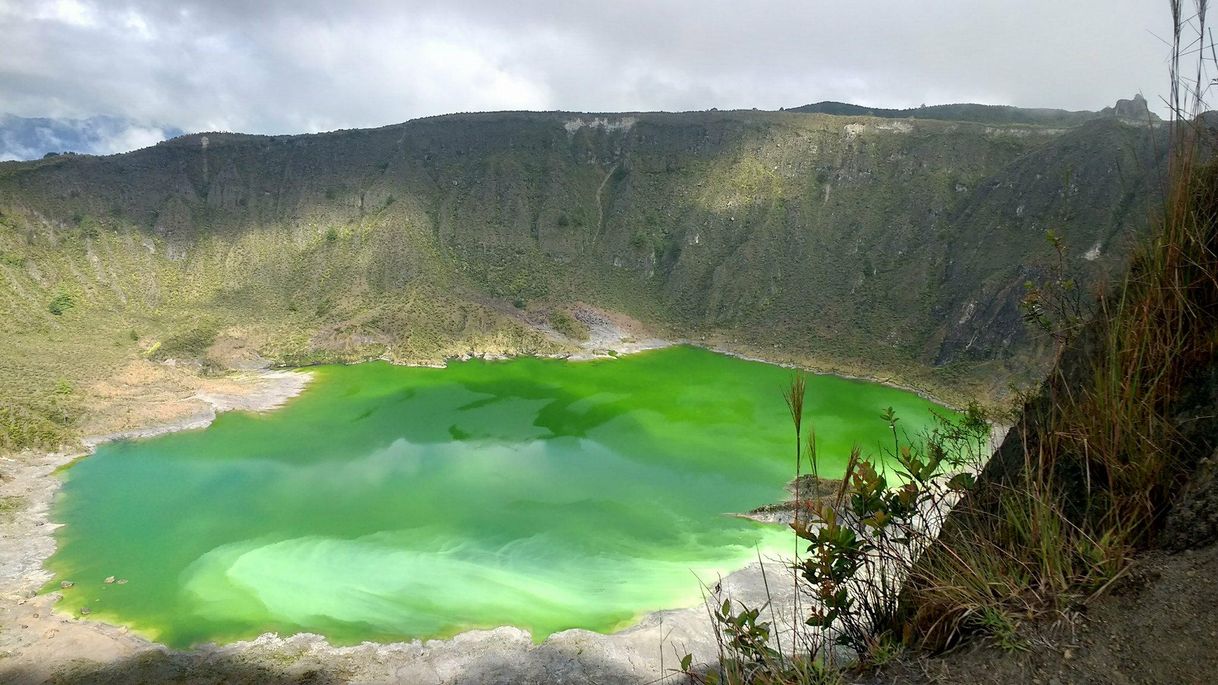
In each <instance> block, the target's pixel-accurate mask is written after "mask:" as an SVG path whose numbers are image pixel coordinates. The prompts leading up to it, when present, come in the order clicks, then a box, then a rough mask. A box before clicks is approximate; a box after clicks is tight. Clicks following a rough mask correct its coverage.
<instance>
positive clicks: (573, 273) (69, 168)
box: [0, 110, 1163, 404]
mask: <svg viewBox="0 0 1218 685" xmlns="http://www.w3.org/2000/svg"><path fill="white" fill-rule="evenodd" d="M1162 135H1163V133H1162V131H1160V130H1159V129H1158V128H1157V127H1149V126H1142V125H1136V124H1132V123H1129V122H1128V121H1126V120H1123V119H1120V118H1117V117H1099V118H1097V119H1094V120H1091V121H1087V122H1083V123H1081V124H1079V125H1077V126H1074V127H1070V128H1060V127H1055V126H1039V125H1026V124H1015V125H1010V126H995V125H991V124H982V123H975V122H959V121H941V120H929V119H927V120H923V119H913V120H893V119H886V118H877V117H855V116H831V115H824V114H806V113H798V112H765V111H755V110H736V111H724V112H719V111H710V112H697V113H625V114H587V113H530V112H509V113H478V114H454V115H444V116H440V117H430V118H426V119H418V120H413V121H410V122H405V123H402V124H395V125H390V126H386V127H381V128H377V129H352V130H346V131H338V132H330V133H324V134H305V135H297V136H247V135H244V134H225V133H219V134H216V133H207V134H190V135H188V136H183V137H180V138H176V139H173V140H170V141H165V142H162V143H160V144H158V145H154V146H152V147H149V148H144V149H142V150H138V151H134V152H131V153H126V154H122V155H115V156H109V157H87V156H68V157H55V158H50V159H46V160H37V161H32V162H21V163H5V164H2V165H0V274H2V275H3V277H4V280H3V281H0V282H3V283H5V284H6V286H7V288H6V290H3V291H0V314H3V315H4V316H5V317H6V319H7V320H8V321H9V322H10V323H9V327H10V331H9V337H10V338H12V339H14V340H23V341H24V342H23V344H21V345H18V346H17V349H19V350H24V351H23V352H21V353H19V354H17V355H16V359H15V360H10V362H9V363H12V364H15V365H17V366H19V367H22V368H25V367H27V366H29V365H31V364H33V365H38V364H42V365H44V366H47V367H48V368H51V367H53V368H55V369H57V370H56V371H55V373H64V371H63V369H65V368H66V367H65V366H64V365H63V364H62V363H60V364H51V363H49V362H47V361H45V360H40V359H36V357H37V356H38V355H42V356H44V357H45V356H48V351H47V349H46V348H47V346H46V345H45V344H38V343H42V342H43V341H44V339H45V338H47V337H54V336H66V335H69V334H72V335H82V336H86V337H88V336H96V335H97V333H96V332H87V331H86V330H85V329H87V328H88V329H93V330H96V329H113V330H125V329H127V328H138V329H141V330H140V331H139V332H140V333H141V338H143V337H144V336H147V337H148V339H150V340H155V341H158V342H164V341H168V340H171V339H175V338H180V337H181V336H183V335H186V334H190V333H191V332H192V331H204V332H206V333H208V334H209V335H210V338H209V337H207V336H203V338H201V339H202V340H203V341H204V342H205V343H207V344H202V345H201V346H198V345H196V346H195V347H192V348H191V351H192V353H193V354H191V355H187V356H188V357H200V358H202V357H206V356H207V354H208V352H207V351H208V350H209V349H211V348H212V347H214V345H219V344H220V342H217V341H221V342H223V341H225V340H227V341H229V342H231V341H233V340H238V341H240V342H241V344H244V345H248V346H249V347H250V348H251V349H256V350H257V353H258V354H259V355H260V356H262V357H265V358H267V359H270V360H272V361H274V362H277V363H287V364H295V363H306V362H309V361H314V360H357V359H365V358H373V357H387V358H391V359H398V360H403V361H412V360H413V361H427V362H434V361H437V360H439V359H442V358H443V357H444V356H448V355H452V354H459V353H467V352H470V351H474V352H478V351H488V352H494V353H522V352H523V353H529V352H541V351H555V350H561V349H562V344H561V343H555V342H554V341H553V340H549V339H547V338H546V337H545V336H544V335H542V334H541V333H539V332H538V331H536V330H535V329H533V328H531V326H530V325H528V321H529V320H536V319H539V318H540V319H542V320H544V319H545V318H546V317H547V316H549V315H550V314H553V313H556V312H562V311H565V310H567V309H569V308H570V307H571V306H572V305H573V303H575V302H577V301H578V302H584V303H588V304H590V305H593V306H598V307H602V308H604V309H607V310H612V311H620V312H623V313H626V314H629V315H632V316H635V317H637V318H639V319H641V320H642V321H644V322H645V323H647V324H648V325H651V326H653V327H655V328H656V329H657V330H664V331H668V332H670V333H672V334H673V336H674V337H688V338H694V339H698V338H699V337H701V336H707V337H708V338H714V339H722V340H726V341H729V342H733V344H735V345H738V346H740V347H742V348H747V349H750V350H755V351H761V352H764V353H767V354H768V355H769V356H771V357H781V358H789V359H804V360H806V359H816V360H825V361H826V362H828V366H830V367H833V368H845V369H848V370H851V371H857V372H863V373H870V374H883V375H890V376H891V375H894V374H899V377H900V378H901V379H902V380H903V381H908V382H910V383H912V384H919V383H921V384H923V385H926V386H930V387H933V388H936V389H939V390H942V389H951V388H956V389H959V388H960V387H962V386H968V385H969V384H972V386H971V387H976V386H977V384H982V385H994V384H998V385H1001V384H1003V383H1004V382H1005V380H1008V379H1010V378H1011V377H1012V376H1013V375H1018V374H1020V373H1022V374H1025V375H1028V376H1029V377H1030V374H1033V373H1034V372H1033V371H1028V370H1027V369H1028V368H1029V364H1028V361H1029V360H1037V359H1039V360H1041V361H1042V362H1043V361H1044V360H1045V359H1046V356H1045V355H1046V354H1047V349H1048V348H1047V347H1045V343H1044V342H1043V341H1037V340H1035V339H1034V338H1033V336H1030V335H1029V334H1028V332H1027V331H1026V329H1025V327H1024V324H1023V323H1022V319H1021V316H1020V313H1019V311H1018V303H1019V300H1020V298H1021V296H1022V288H1023V283H1024V282H1025V281H1027V280H1034V279H1036V278H1038V277H1039V275H1040V274H1043V273H1045V269H1046V263H1047V258H1048V253H1049V250H1048V247H1047V245H1046V244H1045V240H1044V233H1045V231H1046V230H1048V229H1050V228H1052V229H1054V230H1055V231H1056V232H1057V233H1058V234H1060V235H1062V236H1063V239H1064V241H1065V244H1066V247H1067V249H1068V251H1069V252H1070V254H1072V255H1074V256H1075V257H1079V258H1080V259H1079V262H1080V282H1083V283H1098V282H1100V281H1102V280H1103V279H1104V278H1105V277H1106V274H1111V273H1114V272H1115V271H1116V270H1118V269H1120V268H1122V267H1123V264H1124V258H1125V254H1126V251H1127V250H1126V246H1125V245H1126V242H1127V240H1128V237H1129V236H1133V235H1136V234H1138V233H1139V232H1141V231H1142V230H1143V229H1144V228H1145V226H1146V219H1147V215H1146V212H1147V211H1148V210H1147V207H1148V205H1147V202H1146V201H1147V199H1148V198H1149V197H1150V194H1151V192H1152V189H1153V183H1154V178H1155V175H1156V173H1157V169H1158V168H1159V166H1160V165H1161V164H1162V158H1161V155H1159V153H1158V151H1159V150H1162V149H1163V146H1162V145H1160V144H1159V143H1160V142H1161V141H1159V138H1160V137H1161V136H1162ZM204 141H206V143H205V142H204ZM1083 255H1093V256H1092V258H1090V259H1081V257H1082V256H1083ZM60 294H64V295H66V296H69V297H72V298H74V301H75V302H76V306H75V307H74V308H72V309H70V310H67V311H66V312H61V313H60V314H55V313H52V312H50V311H49V307H50V303H51V301H52V300H53V299H54V298H55V297H57V296H59V295H60ZM13 326H20V327H22V328H24V329H25V330H27V331H40V333H38V334H37V335H25V336H22V335H20V334H16V333H15V332H14V331H13V330H11V329H12V328H13ZM187 337H189V336H187ZM196 337H197V336H196ZM141 344H143V343H141ZM125 345H126V347H127V348H128V349H127V350H126V351H124V352H122V354H124V355H131V354H136V353H137V352H136V351H135V350H133V349H130V348H132V344H131V342H130V341H128V342H127V343H125ZM52 347H54V346H52ZM120 347H121V345H120ZM196 348H197V349H196ZM145 351H146V350H145ZM56 354H59V353H58V352H55V351H54V350H51V352H50V353H49V356H50V357H54V356H55V355H56ZM63 354H64V355H67V352H63ZM115 355H119V353H118V352H115ZM1021 369H1022V370H1023V371H1020V370H1021ZM50 373H51V372H50V371H47V374H50ZM26 375H32V376H37V374H28V373H27V374H26ZM53 378H54V376H53V375H51V376H49V379H53ZM53 384H54V381H53V380H45V379H44V380H43V381H42V383H41V386H40V387H42V388H43V390H39V391H35V390H33V389H31V390H29V391H27V394H28V393H35V392H42V393H44V394H46V393H48V392H50V391H49V390H46V388H47V387H48V386H52V385H53ZM12 403H14V404H16V403H19V401H18V400H12Z"/></svg>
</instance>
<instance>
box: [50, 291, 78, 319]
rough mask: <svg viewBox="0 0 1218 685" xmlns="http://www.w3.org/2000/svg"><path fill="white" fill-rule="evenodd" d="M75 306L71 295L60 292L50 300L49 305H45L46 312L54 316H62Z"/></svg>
mask: <svg viewBox="0 0 1218 685" xmlns="http://www.w3.org/2000/svg"><path fill="white" fill-rule="evenodd" d="M75 306H76V301H75V300H74V299H73V298H72V295H71V294H69V293H67V292H65V291H62V290H61V291H59V292H58V293H57V294H56V295H55V297H53V298H51V303H50V304H48V305H47V311H49V312H51V313H52V314H54V315H55V316H62V315H63V313H64V312H66V311H68V310H69V309H71V308H72V307H75Z"/></svg>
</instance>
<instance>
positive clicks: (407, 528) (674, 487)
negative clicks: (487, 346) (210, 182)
mask: <svg viewBox="0 0 1218 685" xmlns="http://www.w3.org/2000/svg"><path fill="white" fill-rule="evenodd" d="M312 373H313V375H314V380H313V382H312V383H311V384H310V385H309V387H308V388H307V390H306V391H305V392H304V393H303V394H302V395H300V396H299V397H296V398H295V399H293V400H291V401H290V402H289V403H288V404H286V405H285V406H284V407H282V408H280V409H278V410H275V411H273V412H269V413H264V414H253V413H241V412H230V413H225V414H222V415H221V416H220V417H219V418H218V419H217V420H216V421H215V423H213V424H212V425H211V426H210V427H208V428H206V429H203V430H193V431H185V432H180V433H173V434H169V435H165V436H161V437H157V438H151V439H146V440H136V441H124V442H116V443H109V444H105V445H102V446H101V447H99V448H98V449H97V451H96V453H95V454H93V455H92V456H90V457H88V458H86V459H82V460H80V461H79V462H77V463H76V464H74V465H73V466H72V467H71V468H69V469H67V470H66V472H65V475H64V479H65V483H64V486H63V489H62V491H61V492H60V494H59V496H58V498H57V499H56V503H55V508H54V512H53V517H54V519H55V520H56V521H58V522H62V523H64V524H66V525H64V526H63V527H62V528H60V529H59V530H58V531H57V533H56V536H57V538H58V544H59V547H58V551H57V552H56V554H55V555H54V556H53V557H52V558H51V559H50V560H49V561H48V562H47V563H48V567H49V568H50V569H51V570H52V571H53V572H54V573H55V574H56V578H55V580H54V581H52V583H51V584H50V585H49V586H48V587H52V588H55V589H58V587H59V581H60V580H71V581H73V582H74V583H75V586H74V587H72V588H70V589H67V590H64V591H63V594H64V599H63V602H62V606H63V607H64V608H65V609H67V610H69V611H78V610H79V609H80V608H81V607H85V606H87V607H89V609H90V611H91V616H90V617H91V618H96V617H100V618H101V619H103V620H106V621H111V622H115V623H121V624H125V625H128V626H131V627H132V628H133V629H135V630H138V631H140V632H142V633H143V634H145V635H147V636H149V637H152V638H155V639H158V640H160V641H163V642H165V643H167V644H169V645H171V646H176V647H183V646H188V645H191V644H196V643H200V642H212V641H214V642H225V641H231V640H236V639H244V638H252V637H254V636H257V635H259V634H261V633H263V632H268V631H273V632H278V633H280V634H283V635H287V634H292V633H297V632H306V631H307V632H314V633H320V634H323V635H325V636H327V637H328V638H329V639H330V640H332V641H333V642H335V643H339V644H351V643H357V642H360V641H363V640H378V641H394V640H403V639H411V638H430V637H442V636H449V635H452V634H454V633H457V632H460V631H462V630H466V629H470V628H486V627H493V626H499V625H514V626H519V627H521V628H525V629H528V630H530V631H532V632H533V635H534V638H535V639H541V638H543V637H545V636H547V635H549V634H551V633H553V632H556V631H559V630H563V629H566V628H576V627H578V628H588V629H592V630H598V631H612V630H615V629H619V628H622V627H625V626H627V625H629V624H630V623H631V622H632V621H635V620H637V619H638V618H640V617H641V616H642V615H643V614H646V613H647V612H649V611H654V610H658V609H666V608H675V607H681V606H691V605H693V604H695V603H697V602H698V601H699V599H700V596H701V595H700V590H699V584H698V580H697V578H696V577H695V575H697V576H699V577H701V578H704V579H708V580H709V579H710V578H713V577H714V574H716V573H722V574H727V573H729V572H731V571H733V570H736V569H738V568H741V567H743V566H745V565H747V564H748V563H749V562H750V561H752V560H754V559H755V558H756V555H757V554H758V550H760V551H761V552H762V553H763V554H764V553H766V552H767V551H772V550H780V549H781V550H789V549H790V548H791V547H792V538H791V536H790V532H789V529H787V528H785V527H783V526H774V525H763V524H758V523H754V522H752V521H748V520H744V519H740V518H736V517H732V516H727V515H725V513H726V512H743V511H748V510H750V509H752V508H754V507H757V506H759V505H762V504H766V503H769V502H774V501H778V500H779V499H781V498H782V497H783V495H784V492H783V487H784V484H785V483H786V482H787V481H788V480H789V479H790V478H791V477H792V475H793V473H792V472H793V468H794V465H793V456H792V450H793V445H792V443H793V439H792V431H791V428H790V420H789V417H788V414H787V409H786V406H785V405H784V403H783V399H782V396H781V390H782V389H783V387H784V386H785V385H786V384H787V383H788V382H789V379H790V377H791V374H792V372H791V371H790V370H789V369H785V368H781V367H778V366H773V365H769V364H763V363H758V362H751V361H744V360H741V359H737V358H733V357H728V356H724V355H720V354H716V353H713V352H709V351H706V350H702V349H698V348H693V347H674V348H667V349H663V350H655V351H651V352H645V353H642V354H637V355H631V356H629V357H623V358H621V359H609V360H603V361H590V362H567V361H562V360H550V359H533V358H521V359H515V360H511V361H501V362H485V361H478V360H475V361H468V362H460V363H452V364H450V365H449V366H448V367H447V368H444V369H433V368H411V367H397V366H391V365H389V364H386V363H379V362H378V363H369V364H360V365H355V366H330V367H319V368H316V369H313V370H312ZM888 406H892V407H894V408H895V409H896V411H897V413H898V415H899V416H901V418H902V423H901V425H902V426H903V427H904V428H905V429H906V430H907V431H909V432H910V433H914V432H916V431H918V430H919V429H920V428H923V427H927V426H929V424H930V422H931V410H932V409H941V408H939V407H938V406H937V405H935V404H933V403H931V402H929V401H927V400H924V399H922V398H920V397H918V396H917V395H915V394H912V393H908V392H903V391H900V390H895V389H892V388H889V387H885V386H881V385H877V384H873V383H865V382H860V381H852V380H846V379H842V378H837V377H832V376H810V377H809V379H808V400H807V406H806V415H807V417H808V418H807V419H806V420H807V421H810V422H812V423H813V424H814V425H815V428H816V433H817V436H818V444H819V446H820V454H821V457H822V461H821V464H822V473H823V474H824V475H828V476H840V474H841V472H842V470H843V469H844V467H845V459H846V457H847V455H848V454H849V452H850V448H851V446H852V445H853V444H855V443H858V444H860V445H861V446H862V447H863V448H864V449H865V450H867V451H870V452H875V451H877V450H878V449H879V446H880V445H881V444H887V441H888V440H889V439H890V435H889V433H888V427H887V425H886V424H885V423H884V422H883V421H881V420H880V419H879V414H880V412H881V411H882V410H883V409H884V408H885V407H888ZM108 576H115V577H116V578H118V579H125V580H126V581H127V582H126V583H122V584H118V583H115V584H107V583H105V582H104V579H106V578H107V577H108Z"/></svg>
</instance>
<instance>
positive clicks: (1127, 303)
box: [900, 0, 1218, 649]
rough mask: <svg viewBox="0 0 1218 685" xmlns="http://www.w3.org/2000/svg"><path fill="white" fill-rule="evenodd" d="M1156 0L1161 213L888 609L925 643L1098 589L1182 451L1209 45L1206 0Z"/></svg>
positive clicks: (1209, 255)
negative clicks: (1164, 169)
mask: <svg viewBox="0 0 1218 685" xmlns="http://www.w3.org/2000/svg"><path fill="white" fill-rule="evenodd" d="M1170 4H1171V10H1172V16H1173V20H1174V27H1175V30H1174V33H1173V39H1172V53H1171V76H1172V79H1173V81H1172V85H1173V87H1172V91H1171V96H1170V101H1169V103H1168V104H1169V105H1170V107H1171V109H1172V117H1171V121H1170V122H1169V124H1168V125H1169V126H1170V127H1171V129H1172V130H1171V134H1172V135H1171V136H1170V140H1171V144H1172V146H1173V147H1172V149H1171V151H1170V155H1171V157H1170V163H1169V172H1168V176H1167V178H1165V179H1164V196H1163V204H1162V214H1161V216H1159V217H1157V218H1156V219H1155V220H1154V222H1155V224H1156V225H1155V230H1154V232H1153V234H1152V237H1151V238H1150V240H1148V241H1147V242H1146V243H1145V244H1144V245H1143V246H1142V247H1141V248H1140V249H1138V250H1137V251H1136V252H1135V254H1134V256H1133V258H1132V261H1131V265H1130V267H1129V270H1128V273H1127V274H1126V275H1125V277H1124V278H1123V279H1122V281H1121V282H1120V283H1119V285H1118V287H1116V288H1115V289H1113V290H1112V291H1111V292H1110V293H1107V294H1104V295H1103V296H1101V297H1100V298H1099V300H1098V303H1097V308H1096V316H1095V318H1094V320H1093V321H1092V322H1091V323H1090V324H1088V325H1087V326H1085V327H1083V328H1082V330H1081V331H1079V332H1078V333H1077V334H1076V335H1075V336H1074V337H1073V338H1072V339H1071V340H1070V341H1069V342H1068V344H1066V345H1065V346H1064V348H1063V351H1062V352H1061V354H1060V355H1059V358H1058V362H1057V364H1056V366H1055V368H1054V370H1053V372H1052V374H1051V375H1050V377H1049V379H1048V380H1047V381H1046V383H1045V385H1044V387H1043V388H1042V390H1041V391H1040V394H1039V395H1037V396H1035V397H1032V398H1029V399H1028V401H1027V402H1026V404H1025V406H1024V410H1023V412H1022V416H1021V417H1020V418H1019V421H1018V423H1017V425H1016V426H1015V429H1014V430H1013V431H1012V434H1011V435H1012V436H1013V437H1012V438H1009V439H1008V442H1007V444H1005V445H1004V446H1003V448H1002V449H1001V450H1000V451H999V452H998V454H996V455H995V457H994V460H993V461H992V462H991V464H990V465H989V466H988V467H987V469H986V472H985V476H984V477H983V479H982V484H981V486H980V487H979V488H978V489H977V490H976V491H975V492H973V493H970V494H969V495H968V497H966V499H965V500H964V501H963V502H962V503H961V504H960V505H959V507H958V509H957V511H956V512H955V513H954V515H953V517H952V520H951V521H950V525H948V526H946V527H945V529H944V531H943V534H942V535H941V536H940V538H939V540H938V541H937V542H936V544H935V545H934V546H933V547H932V548H931V549H930V550H929V551H928V552H927V554H926V555H924V557H923V558H922V559H921V561H920V563H919V564H918V565H917V566H916V568H915V569H914V572H913V576H912V578H911V582H910V584H909V585H908V586H907V588H906V591H905V595H904V602H903V603H904V609H905V611H904V613H903V615H902V618H901V621H902V623H901V625H900V628H901V630H902V631H903V633H904V635H905V637H906V639H907V641H910V642H914V643H917V644H919V645H921V646H923V647H927V648H930V649H939V648H942V647H945V646H947V645H949V644H951V643H953V642H954V641H955V640H957V639H958V638H959V637H960V636H962V635H964V634H966V633H969V632H971V631H973V630H974V629H979V628H980V629H984V628H985V627H986V626H987V625H992V624H993V617H994V616H1001V617H1005V618H1004V619H1003V621H1005V623H1006V624H1010V623H1012V622H1018V621H1019V620H1020V619H1021V618H1022V617H1027V616H1034V615H1037V614H1041V613H1043V612H1051V611H1055V610H1061V609H1064V608H1066V607H1068V606H1069V605H1070V604H1072V603H1073V602H1075V601H1077V600H1079V599H1081V598H1084V597H1086V596H1087V595H1089V594H1092V593H1096V592H1099V591H1102V590H1103V589H1104V588H1106V587H1108V586H1109V585H1110V584H1111V583H1112V582H1113V581H1114V580H1115V579H1116V578H1117V577H1118V576H1119V575H1120V574H1121V573H1122V572H1123V570H1124V569H1125V568H1126V567H1127V564H1128V561H1129V559H1130V558H1131V555H1132V554H1133V553H1134V552H1136V551H1137V550H1139V549H1142V548H1145V547H1147V546H1148V545H1151V544H1153V543H1154V539H1155V536H1156V534H1157V533H1158V531H1159V530H1160V528H1161V524H1162V521H1163V518H1164V515H1165V512H1166V511H1167V510H1168V507H1169V506H1170V504H1171V498H1172V494H1173V493H1174V492H1176V491H1177V490H1178V488H1179V486H1180V484H1181V482H1182V481H1183V480H1184V479H1186V478H1187V476H1188V474H1189V472H1190V470H1191V467H1192V466H1193V464H1194V463H1195V458H1196V454H1195V452H1196V450H1195V447H1196V445H1194V444H1192V443H1191V441H1190V438H1189V436H1188V435H1187V431H1186V430H1184V429H1183V428H1182V426H1183V424H1182V423H1181V421H1180V420H1179V416H1178V413H1179V411H1180V408H1181V407H1180V404H1181V402H1182V401H1183V400H1184V398H1185V397H1186V396H1187V395H1188V394H1189V392H1190V390H1191V389H1192V388H1193V387H1194V386H1195V384H1196V383H1198V382H1201V379H1200V376H1201V375H1203V372H1204V371H1205V370H1207V369H1209V368H1211V367H1212V365H1213V364H1214V363H1215V362H1214V360H1215V352H1216V351H1218V166H1216V164H1215V162H1214V160H1213V157H1212V150H1213V149H1214V132H1213V130H1212V129H1211V128H1209V126H1208V125H1207V124H1206V122H1205V118H1204V117H1200V116H1199V115H1201V114H1202V112H1203V111H1204V110H1205V109H1206V106H1205V97H1204V95H1205V93H1206V87H1207V85H1208V84H1209V76H1208V73H1207V69H1210V68H1212V67H1213V66H1215V64H1216V62H1218V59H1215V56H1214V54H1213V47H1212V39H1211V38H1210V36H1209V34H1208V32H1207V30H1206V26H1205V17H1206V12H1207V10H1208V7H1207V4H1208V3H1207V2H1206V0H1195V2H1194V3H1193V4H1192V6H1191V10H1192V11H1189V12H1186V7H1185V5H1184V3H1183V2H1181V0H1173V1H1172V2H1171V3H1170ZM1194 34H1195V35H1194ZM1194 61H1195V62H1196V65H1197V66H1196V71H1195V72H1192V74H1193V75H1191V76H1185V75H1184V71H1183V70H1184V65H1185V63H1186V62H1187V63H1192V62H1194Z"/></svg>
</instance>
